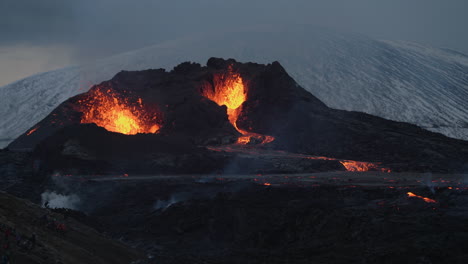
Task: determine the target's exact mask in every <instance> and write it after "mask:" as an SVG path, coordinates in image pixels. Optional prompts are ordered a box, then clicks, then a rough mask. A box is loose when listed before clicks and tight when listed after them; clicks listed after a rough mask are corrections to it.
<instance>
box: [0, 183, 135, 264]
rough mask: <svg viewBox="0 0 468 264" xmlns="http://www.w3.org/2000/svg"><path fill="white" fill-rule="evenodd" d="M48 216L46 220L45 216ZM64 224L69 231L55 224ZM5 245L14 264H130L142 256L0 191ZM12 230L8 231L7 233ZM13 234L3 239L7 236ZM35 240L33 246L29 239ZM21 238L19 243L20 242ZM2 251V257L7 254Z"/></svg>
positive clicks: (0, 217) (81, 226) (71, 221)
mask: <svg viewBox="0 0 468 264" xmlns="http://www.w3.org/2000/svg"><path fill="white" fill-rule="evenodd" d="M45 215H47V218H45V217H44V216H45ZM57 223H60V224H64V225H65V227H66V232H59V231H58V230H56V229H55V228H53V226H54V225H56V224H57ZM0 225H1V227H0V230H1V231H2V246H3V245H4V244H5V245H9V253H10V254H9V255H10V260H11V261H12V263H20V264H21V263H28V264H31V263H34V264H40V263H70V264H72V263H77V264H78V263H96V264H97V263H101V264H104V263H113V264H117V263H122V264H123V263H130V262H132V261H135V260H137V259H139V258H141V257H142V255H141V253H139V252H138V251H136V250H133V249H131V248H129V247H126V246H124V245H123V244H120V243H118V242H116V241H112V240H110V239H109V238H106V237H104V236H102V235H100V234H99V233H98V232H96V231H95V230H94V229H92V228H90V227H88V226H85V225H83V224H81V223H79V222H77V221H75V220H74V219H72V218H66V219H64V216H63V215H60V214H57V213H52V212H51V211H50V210H48V209H43V208H40V207H39V206H38V205H35V204H33V203H31V202H29V201H26V200H22V199H18V198H16V197H14V196H11V195H9V194H6V193H4V192H0ZM7 230H9V231H7ZM6 232H11V234H10V236H8V239H7V238H4V235H3V234H4V233H6ZM33 234H34V235H35V237H36V242H35V243H34V245H32V244H31V243H32V242H31V241H30V238H31V237H32V236H33ZM18 238H19V239H20V240H19V241H20V242H17V241H18ZM3 250H4V249H3V248H2V252H1V253H2V255H3V254H5V253H4V251H3Z"/></svg>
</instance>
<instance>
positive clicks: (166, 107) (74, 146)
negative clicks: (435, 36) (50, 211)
mask: <svg viewBox="0 0 468 264" xmlns="http://www.w3.org/2000/svg"><path fill="white" fill-rule="evenodd" d="M311 90H313V87H312V89H311ZM8 149H9V150H12V151H33V156H34V157H35V158H34V159H36V160H40V164H41V166H39V167H40V168H37V169H38V170H40V171H41V172H42V173H44V174H47V173H51V172H57V171H60V172H62V173H64V174H66V173H71V172H73V173H84V174H115V173H117V174H123V173H129V174H163V173H176V174H182V173H190V174H193V173H303V172H318V171H340V170H341V171H344V170H348V171H368V170H374V171H383V172H389V171H418V172H424V171H433V172H460V171H463V170H464V169H465V166H466V161H467V160H468V142H466V141H462V140H457V139H452V138H448V137H445V136H443V135H441V134H438V133H433V132H429V131H426V130H424V129H421V128H419V127H417V126H415V125H411V124H407V123H402V122H395V121H390V120H386V119H383V118H380V117H375V116H372V115H369V114H365V113H360V112H350V111H344V110H336V109H332V108H329V107H327V106H326V105H325V104H324V103H322V102H321V101H320V100H319V99H317V98H316V97H315V96H313V95H312V94H311V93H309V92H307V91H306V90H305V89H303V88H302V87H301V86H300V85H298V84H297V83H296V82H295V81H294V80H293V79H292V78H291V77H290V76H289V75H288V73H287V72H286V71H285V69H284V68H283V67H282V66H281V65H280V64H279V63H278V62H273V63H271V64H268V65H261V64H256V63H240V62H237V61H235V60H233V59H228V60H224V59H220V58H211V59H209V60H208V62H207V65H206V66H201V65H200V64H197V63H190V62H185V63H182V64H180V65H178V66H176V67H175V68H174V69H173V70H171V71H169V72H167V71H166V70H164V69H151V70H144V71H122V72H120V73H118V74H117V75H115V77H114V78H112V79H111V80H109V81H106V82H102V83H100V84H98V85H95V86H93V87H92V88H91V89H90V90H89V91H88V92H86V93H83V94H80V95H77V96H75V97H72V98H70V99H68V100H67V101H65V102H63V103H62V104H61V105H59V106H58V107H57V108H56V109H55V110H54V111H52V112H51V113H50V114H49V115H48V116H47V117H46V118H45V119H43V120H42V121H40V122H39V123H38V124H36V125H35V126H33V127H32V128H30V129H29V130H28V131H26V132H25V133H24V134H23V135H21V136H20V137H19V138H17V139H16V140H15V141H14V142H12V143H11V144H10V145H9V146H8ZM44 174H43V175H44Z"/></svg>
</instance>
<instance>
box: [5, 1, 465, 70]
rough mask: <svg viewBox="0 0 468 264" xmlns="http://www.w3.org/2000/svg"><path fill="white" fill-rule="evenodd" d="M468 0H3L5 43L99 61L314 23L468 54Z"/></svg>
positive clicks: (76, 58) (79, 58)
mask: <svg viewBox="0 0 468 264" xmlns="http://www.w3.org/2000/svg"><path fill="white" fill-rule="evenodd" d="M466 13H468V1H466V0H450V1H441V0H411V1H408V0H392V1H383V0H382V1H379V0H231V1H223V0H165V1H162V0H2V1H0V31H1V33H2V35H1V37H0V45H15V44H16V43H24V42H26V43H28V45H35V44H37V45H43V44H47V43H48V44H51V45H57V44H60V45H68V46H70V47H72V50H73V53H74V54H73V55H74V58H75V60H77V61H79V60H82V59H85V60H86V59H95V58H98V57H104V56H108V55H111V54H113V53H118V52H123V51H126V50H131V49H136V48H140V47H143V46H147V45H151V44H155V43H158V42H162V41H165V40H170V39H175V38H178V37H181V36H184V35H186V34H196V32H207V31H221V30H226V29H229V28H245V27H249V26H252V25H258V24H277V25H288V24H291V25H293V24H313V25H318V26H324V27H331V28H338V29H343V30H348V31H354V32H358V33H363V34H367V35H370V36H372V37H376V38H382V39H394V40H408V41H416V42H422V43H425V44H429V45H433V46H441V47H447V48H452V49H455V50H459V51H462V52H465V53H468V34H466V32H465V31H466V29H465V27H466V25H468V16H466Z"/></svg>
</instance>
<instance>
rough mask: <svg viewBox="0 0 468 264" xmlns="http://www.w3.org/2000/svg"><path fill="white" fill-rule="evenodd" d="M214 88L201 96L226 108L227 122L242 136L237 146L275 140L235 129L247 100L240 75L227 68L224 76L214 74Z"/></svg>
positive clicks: (207, 89)
mask: <svg viewBox="0 0 468 264" xmlns="http://www.w3.org/2000/svg"><path fill="white" fill-rule="evenodd" d="M213 84H214V87H209V88H206V87H205V89H203V96H205V97H206V98H208V99H210V100H212V101H213V102H215V103H217V104H218V105H220V106H221V105H225V106H226V107H227V115H228V119H229V122H230V123H231V124H232V125H233V126H234V128H235V129H236V130H237V131H238V132H239V133H241V134H242V135H243V136H241V137H239V138H238V139H237V143H238V144H242V145H246V144H248V143H250V142H251V140H252V138H256V139H257V140H258V141H260V142H261V144H266V143H270V142H272V141H273V140H275V138H274V137H272V136H265V135H260V134H256V133H252V132H248V131H245V130H242V129H240V128H238V127H237V119H238V118H239V115H240V113H241V112H242V104H243V103H244V102H245V101H246V100H247V89H246V87H245V85H244V81H243V80H242V77H241V76H240V74H238V73H236V72H234V70H233V69H232V67H229V69H228V72H227V73H225V74H215V75H214V78H213Z"/></svg>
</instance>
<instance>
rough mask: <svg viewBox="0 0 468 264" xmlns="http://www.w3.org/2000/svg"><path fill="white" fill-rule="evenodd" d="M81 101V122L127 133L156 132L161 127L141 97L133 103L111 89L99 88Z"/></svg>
mask: <svg viewBox="0 0 468 264" xmlns="http://www.w3.org/2000/svg"><path fill="white" fill-rule="evenodd" d="M79 103H80V104H81V105H82V107H83V108H82V112H83V117H82V119H81V123H95V124H96V125H98V126H100V127H103V128H105V129H106V130H108V131H112V132H117V133H122V134H126V135H135V134H138V133H156V132H158V130H159V129H160V125H159V124H158V123H157V117H156V115H155V114H149V113H148V111H146V110H145V108H144V107H143V103H142V100H141V98H138V100H137V101H136V102H135V103H133V104H132V103H130V102H129V100H128V99H127V98H125V97H123V96H118V95H117V94H116V93H114V92H113V91H112V90H110V89H107V90H104V89H101V88H98V89H96V90H94V91H92V92H91V93H90V97H89V99H87V100H82V101H80V102H79Z"/></svg>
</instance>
